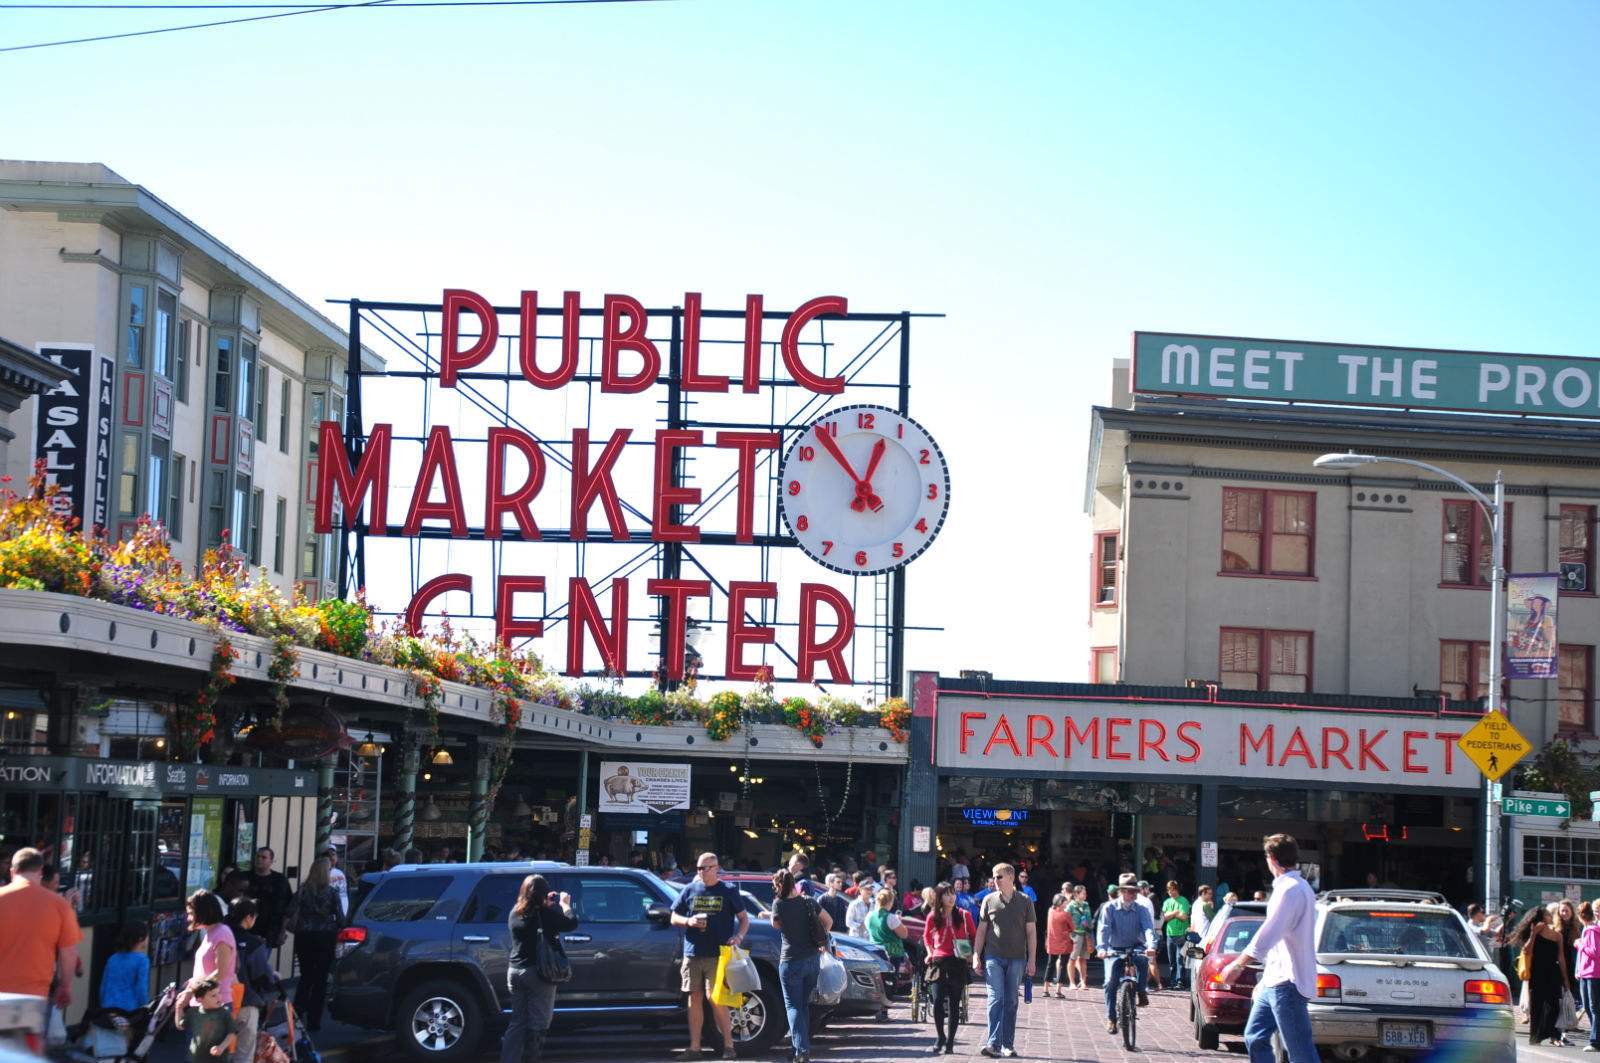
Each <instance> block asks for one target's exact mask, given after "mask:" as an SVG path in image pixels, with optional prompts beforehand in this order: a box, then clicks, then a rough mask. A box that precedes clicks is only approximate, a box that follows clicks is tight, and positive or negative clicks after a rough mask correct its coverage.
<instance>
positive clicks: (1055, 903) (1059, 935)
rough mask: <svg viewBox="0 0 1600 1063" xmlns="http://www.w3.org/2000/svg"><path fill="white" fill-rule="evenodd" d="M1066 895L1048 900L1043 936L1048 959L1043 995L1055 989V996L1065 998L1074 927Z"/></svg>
mask: <svg viewBox="0 0 1600 1063" xmlns="http://www.w3.org/2000/svg"><path fill="white" fill-rule="evenodd" d="M1067 904H1068V901H1067V895H1066V894H1065V893H1058V894H1056V895H1055V896H1054V897H1052V898H1051V899H1050V921H1049V923H1048V924H1047V925H1046V929H1045V935H1044V951H1045V955H1047V956H1049V957H1050V959H1049V960H1048V961H1047V962H1046V964H1045V969H1044V995H1045V996H1050V995H1051V994H1050V989H1051V987H1052V986H1054V987H1055V995H1056V996H1058V997H1064V996H1066V993H1065V992H1063V988H1064V987H1065V986H1066V985H1067V984H1068V982H1069V981H1070V980H1071V977H1072V976H1071V974H1070V973H1069V971H1068V967H1067V963H1068V958H1069V957H1070V956H1071V955H1072V935H1073V933H1074V932H1075V931H1076V929H1077V928H1076V927H1075V926H1074V925H1073V922H1072V913H1071V912H1069V911H1068V910H1067Z"/></svg>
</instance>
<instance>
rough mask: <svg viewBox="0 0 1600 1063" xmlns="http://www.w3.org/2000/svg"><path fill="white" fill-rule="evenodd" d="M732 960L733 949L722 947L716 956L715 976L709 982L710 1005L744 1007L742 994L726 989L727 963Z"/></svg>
mask: <svg viewBox="0 0 1600 1063" xmlns="http://www.w3.org/2000/svg"><path fill="white" fill-rule="evenodd" d="M732 958H733V949H732V948H731V947H729V946H727V945H724V946H722V952H721V953H720V954H719V955H718V956H717V976H716V978H715V979H713V980H712V982H711V1003H713V1004H718V1005H721V1006H722V1007H724V1008H738V1007H743V1006H744V994H743V993H737V992H734V991H733V990H732V989H729V988H728V962H729V961H730V960H731V959H732Z"/></svg>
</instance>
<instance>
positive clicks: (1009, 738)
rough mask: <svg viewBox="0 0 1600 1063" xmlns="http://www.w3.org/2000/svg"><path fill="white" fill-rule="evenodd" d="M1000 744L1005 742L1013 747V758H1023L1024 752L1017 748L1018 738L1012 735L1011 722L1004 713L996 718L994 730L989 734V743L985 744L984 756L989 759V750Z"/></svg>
mask: <svg viewBox="0 0 1600 1063" xmlns="http://www.w3.org/2000/svg"><path fill="white" fill-rule="evenodd" d="M1000 742H1004V743H1005V744H1006V745H1008V746H1010V747H1011V755H1012V756H1013V757H1020V756H1022V750H1021V749H1020V748H1018V746H1017V736H1016V735H1014V734H1012V733H1011V721H1010V720H1009V719H1007V718H1006V715H1005V714H1004V713H1001V714H1000V715H999V716H997V717H995V721H994V730H993V731H990V732H989V741H987V742H985V743H984V746H983V755H984V756H986V757H987V756H988V755H989V750H991V749H993V748H994V747H995V745H996V743H1000Z"/></svg>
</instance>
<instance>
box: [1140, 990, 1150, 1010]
mask: <svg viewBox="0 0 1600 1063" xmlns="http://www.w3.org/2000/svg"><path fill="white" fill-rule="evenodd" d="M1139 1006H1140V1007H1141V1008H1148V1007H1149V1006H1150V994H1149V993H1140V994H1139Z"/></svg>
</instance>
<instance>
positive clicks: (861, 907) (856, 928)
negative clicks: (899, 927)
mask: <svg viewBox="0 0 1600 1063" xmlns="http://www.w3.org/2000/svg"><path fill="white" fill-rule="evenodd" d="M858 873H859V872H858ZM876 886H877V884H876V883H874V882H873V881H872V880H871V879H860V880H858V881H857V882H856V895H855V899H854V900H852V901H851V902H850V907H848V908H846V909H845V912H844V925H845V927H846V929H848V930H849V932H850V936H851V937H858V938H864V937H866V936H867V916H869V915H871V914H872V909H873V908H875V907H877V901H876V900H875V898H876V897H877V892H878V891H877V888H876Z"/></svg>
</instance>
